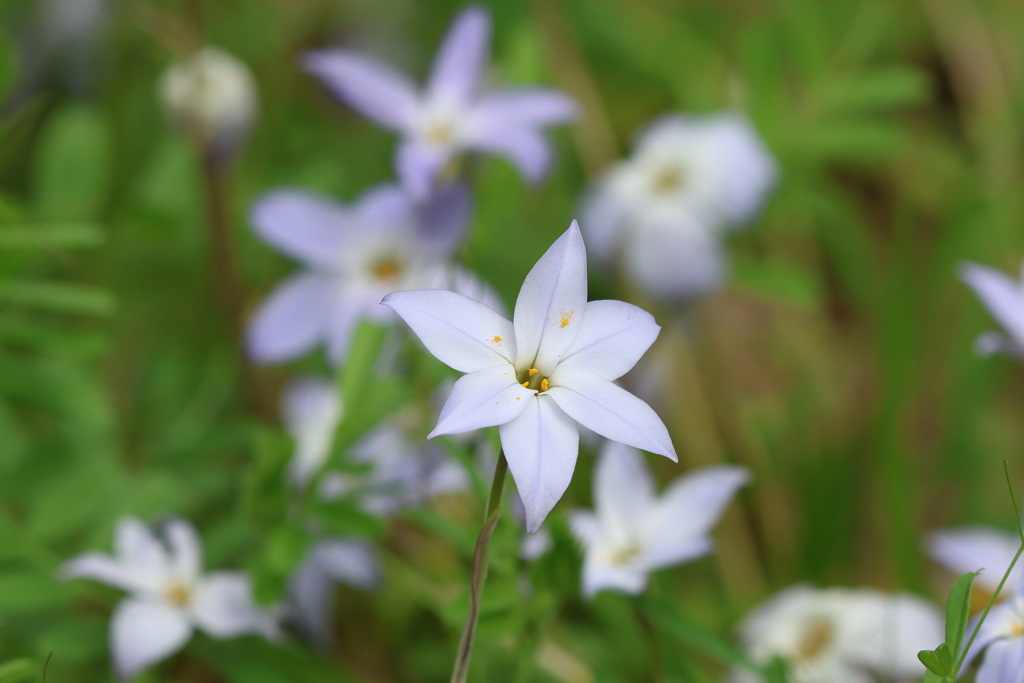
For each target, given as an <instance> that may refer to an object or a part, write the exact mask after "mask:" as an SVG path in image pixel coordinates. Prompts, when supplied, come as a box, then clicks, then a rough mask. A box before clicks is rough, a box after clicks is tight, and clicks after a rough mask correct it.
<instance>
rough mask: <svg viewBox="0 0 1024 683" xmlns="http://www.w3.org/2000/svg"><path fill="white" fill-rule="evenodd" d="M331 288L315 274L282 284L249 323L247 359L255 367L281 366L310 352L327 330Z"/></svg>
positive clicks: (329, 281) (307, 274) (332, 287)
mask: <svg viewBox="0 0 1024 683" xmlns="http://www.w3.org/2000/svg"><path fill="white" fill-rule="evenodd" d="M334 286H335V283H334V282H333V280H332V279H331V278H330V277H329V276H326V275H320V274H317V273H300V274H298V275H294V276H292V277H291V278H289V279H288V280H285V281H284V283H283V284H281V285H280V286H279V287H278V288H277V289H275V290H274V291H273V292H272V293H271V294H270V296H269V297H267V300H266V301H264V302H263V304H262V305H261V306H260V308H259V310H257V311H256V313H255V314H254V315H253V317H252V320H250V322H249V328H248V330H247V332H246V346H247V349H248V353H249V357H250V358H252V359H253V360H254V361H256V362H257V363H281V362H284V361H288V360H292V359H293V358H297V357H299V356H301V355H302V354H304V353H306V352H308V351H310V350H311V349H313V347H315V346H316V345H317V343H319V342H320V340H321V339H322V338H323V336H324V334H325V332H326V330H327V325H328V322H329V321H328V318H327V316H328V315H329V312H330V310H331V307H332V302H333V298H334V294H333V290H334Z"/></svg>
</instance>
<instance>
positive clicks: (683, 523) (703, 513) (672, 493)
mask: <svg viewBox="0 0 1024 683" xmlns="http://www.w3.org/2000/svg"><path fill="white" fill-rule="evenodd" d="M749 480H750V474H749V472H747V470H746V469H744V468H742V467H734V466H720V467H708V468H705V469H702V470H698V471H696V472H694V473H692V474H689V475H687V476H685V477H681V478H680V479H677V480H676V481H675V482H674V483H672V484H671V485H670V486H669V488H668V489H666V490H665V492H664V494H662V495H661V496H660V497H659V496H658V495H657V494H656V493H655V489H654V479H653V478H652V477H651V473H650V470H648V469H647V465H646V464H645V463H644V460H643V458H642V457H641V455H640V453H639V452H637V451H636V449H634V448H631V447H629V446H624V445H622V444H620V443H614V442H612V443H608V444H607V445H606V446H605V447H604V449H603V450H602V452H601V455H600V456H599V458H598V461H597V465H596V467H595V470H594V488H593V496H594V511H593V512H585V511H575V512H573V514H572V516H571V518H570V524H571V525H572V530H573V533H574V534H575V535H576V537H577V538H578V539H579V540H580V543H581V544H582V545H583V547H584V549H585V552H586V557H585V559H584V562H583V594H584V595H585V596H587V597H593V596H594V595H595V594H596V593H597V592H598V591H600V590H604V589H611V590H617V591H621V592H624V593H630V594H637V593H640V592H642V591H643V589H644V588H645V587H646V585H647V577H648V575H649V574H650V573H651V572H653V571H657V570H658V569H664V568H666V567H671V566H673V565H677V564H681V563H683V562H687V561H689V560H693V559H696V558H698V557H701V556H703V555H706V554H707V553H709V552H711V546H712V540H711V528H712V527H713V526H714V524H715V522H717V521H718V519H719V517H721V515H722V512H723V511H724V510H725V507H726V506H727V505H728V504H729V501H730V500H732V497H733V495H735V493H736V491H737V489H739V488H740V487H741V486H743V485H744V484H746V483H747V482H748V481H749Z"/></svg>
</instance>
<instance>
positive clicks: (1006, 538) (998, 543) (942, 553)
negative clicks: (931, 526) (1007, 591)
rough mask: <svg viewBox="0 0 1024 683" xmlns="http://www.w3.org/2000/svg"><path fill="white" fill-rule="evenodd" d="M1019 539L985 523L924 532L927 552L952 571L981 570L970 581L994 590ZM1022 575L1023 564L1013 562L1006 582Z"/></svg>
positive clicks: (1013, 583) (1009, 583) (1011, 582)
mask: <svg viewBox="0 0 1024 683" xmlns="http://www.w3.org/2000/svg"><path fill="white" fill-rule="evenodd" d="M1018 548H1020V539H1019V538H1018V537H1017V534H1014V533H1010V532H1009V531H1003V530H1002V529H991V528H988V527H965V528H961V529H950V530H947V531H937V532H935V533H933V534H930V535H929V536H928V539H927V542H926V550H927V553H928V556H929V557H931V558H932V560H934V561H935V562H937V563H939V564H940V565H942V566H943V567H945V568H946V569H948V570H949V571H951V572H953V573H954V574H956V575H958V576H959V575H961V574H966V573H967V572H976V571H979V570H982V569H983V570H984V571H983V572H982V573H981V575H980V576H978V577H977V578H976V579H975V580H974V581H975V583H977V584H980V585H982V586H984V587H985V589H986V590H988V591H989V592H992V593H994V592H995V590H996V588H997V587H998V586H999V582H1000V580H1001V579H1002V578H1003V574H1005V573H1006V570H1007V569H1008V568H1009V566H1010V563H1011V562H1012V561H1013V557H1014V555H1016V554H1017V549H1018ZM1021 579H1024V567H1022V566H1021V565H1020V564H1017V565H1014V568H1013V573H1012V574H1010V577H1009V578H1008V579H1007V581H1006V585H1007V586H1008V587H1009V586H1016V585H1018V584H1019V583H1020V582H1021Z"/></svg>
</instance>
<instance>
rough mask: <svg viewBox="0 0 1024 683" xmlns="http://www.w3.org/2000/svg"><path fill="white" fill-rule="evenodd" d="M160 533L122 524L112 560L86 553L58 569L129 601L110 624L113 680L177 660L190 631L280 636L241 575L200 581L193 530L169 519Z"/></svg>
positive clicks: (136, 523) (131, 522) (213, 575)
mask: <svg viewBox="0 0 1024 683" xmlns="http://www.w3.org/2000/svg"><path fill="white" fill-rule="evenodd" d="M162 531H163V533H162V534H161V536H157V535H156V534H154V533H153V531H152V530H151V529H150V528H149V527H147V526H146V525H145V524H144V523H143V522H142V521H141V520H139V519H136V518H134V517H126V518H124V519H122V520H121V521H120V522H118V524H117V529H116V531H115V534H114V557H109V556H107V555H103V554H101V553H86V554H84V555H80V556H78V557H76V558H74V559H72V560H70V561H68V562H66V563H65V564H64V565H63V566H62V567H61V568H60V573H61V575H62V576H63V577H64V578H65V579H73V578H88V579H94V580H96V581H100V582H101V583H105V584H107V585H109V586H114V587H115V588H120V589H122V590H125V591H127V592H128V593H129V597H127V598H125V599H124V600H122V601H121V602H120V604H118V606H117V608H116V609H115V610H114V616H113V618H112V619H111V622H110V648H111V653H112V656H113V660H114V669H115V671H116V672H117V675H118V677H119V678H121V679H122V680H128V679H130V678H132V677H134V676H135V674H137V673H138V672H140V671H142V670H143V669H145V668H147V667H149V666H152V665H153V664H155V663H157V662H159V661H160V660H162V659H164V658H166V657H168V656H170V655H171V654H173V653H175V652H177V651H178V650H180V649H181V648H182V647H184V646H185V643H187V642H188V640H189V638H191V636H192V632H193V630H194V629H199V630H201V631H203V632H205V633H206V634H207V635H210V636H212V637H214V638H234V637H237V636H241V635H244V634H249V633H256V634H260V635H263V636H265V637H267V638H277V637H278V636H279V629H278V626H277V620H276V617H275V616H274V615H273V614H272V613H271V612H270V611H269V610H265V609H262V608H260V607H259V606H258V605H257V604H256V602H255V601H254V600H253V596H252V582H251V581H250V579H249V576H248V575H247V574H245V573H244V572H238V571H217V572H210V573H207V574H203V573H202V561H203V560H202V546H201V545H200V542H199V537H198V535H197V534H196V530H195V528H194V527H193V526H192V525H191V524H189V523H188V522H186V521H184V520H180V519H172V520H169V521H168V522H166V523H165V524H163V525H162Z"/></svg>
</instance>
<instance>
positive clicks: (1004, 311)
mask: <svg viewBox="0 0 1024 683" xmlns="http://www.w3.org/2000/svg"><path fill="white" fill-rule="evenodd" d="M960 278H961V279H962V280H963V281H964V282H966V283H967V284H968V285H969V286H970V287H971V289H973V290H974V293H975V294H977V295H978V298H979V299H981V302H982V303H983V304H985V308H987V309H988V311H989V313H991V314H992V317H993V318H995V319H996V320H998V321H999V324H1000V325H1002V326H1003V329H1004V330H1006V334H1000V333H999V332H985V333H984V334H982V335H981V336H980V337H978V341H977V342H976V343H975V349H977V351H978V353H979V354H981V355H983V356H989V355H991V354H993V353H996V352H1001V353H1005V354H1006V355H1008V356H1011V357H1013V358H1016V359H1017V360H1024V264H1022V265H1021V274H1020V280H1014V279H1013V278H1012V277H1009V276H1008V275H1006V274H1005V273H1003V272H1001V271H998V270H996V269H995V268H988V267H986V266H979V265H977V264H975V263H965V264H964V265H963V267H962V268H961V269H960Z"/></svg>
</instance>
